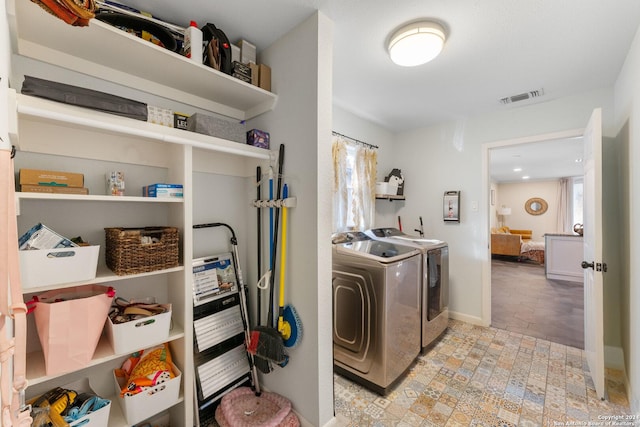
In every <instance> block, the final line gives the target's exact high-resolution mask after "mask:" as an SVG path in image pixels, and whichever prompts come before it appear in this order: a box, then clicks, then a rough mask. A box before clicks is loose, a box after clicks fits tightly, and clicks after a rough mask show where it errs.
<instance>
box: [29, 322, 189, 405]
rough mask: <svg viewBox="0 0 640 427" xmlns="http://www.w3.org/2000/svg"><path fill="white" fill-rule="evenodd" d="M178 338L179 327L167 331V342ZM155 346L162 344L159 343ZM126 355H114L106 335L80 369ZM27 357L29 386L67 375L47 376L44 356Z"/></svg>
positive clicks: (101, 338)
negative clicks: (89, 359) (90, 358)
mask: <svg viewBox="0 0 640 427" xmlns="http://www.w3.org/2000/svg"><path fill="white" fill-rule="evenodd" d="M180 338H184V330H183V329H182V328H181V327H179V326H175V325H174V327H173V329H172V330H170V331H169V338H168V340H167V341H169V342H170V341H175V340H177V339H180ZM157 344H162V343H161V342H160V343H157ZM127 355H128V354H116V353H114V352H113V349H112V348H111V344H110V343H109V340H108V339H107V337H106V335H103V336H102V337H100V341H99V342H98V346H97V347H96V351H95V353H94V354H93V358H92V360H91V361H90V362H89V364H88V365H87V366H85V367H83V368H82V369H86V368H91V367H93V366H99V365H102V364H104V363H107V362H110V361H112V360H117V359H124V358H126V356H127ZM28 357H29V363H27V372H26V376H27V381H29V386H35V385H37V384H40V383H43V382H46V381H49V380H52V379H55V378H58V377H62V376H65V375H67V373H61V374H57V375H47V374H46V371H45V363H44V355H43V353H42V352H41V351H39V352H32V353H29V354H28ZM113 403H115V404H116V405H117V404H118V403H117V402H115V401H114V402H113Z"/></svg>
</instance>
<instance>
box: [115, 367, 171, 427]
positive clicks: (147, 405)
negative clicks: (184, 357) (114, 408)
mask: <svg viewBox="0 0 640 427" xmlns="http://www.w3.org/2000/svg"><path fill="white" fill-rule="evenodd" d="M172 366H173V372H174V373H175V375H176V376H175V377H174V378H172V379H170V380H169V381H167V382H165V383H160V384H158V385H156V386H154V387H152V388H151V389H149V390H145V391H143V392H141V393H138V394H135V395H133V396H125V397H120V390H122V387H123V386H124V385H125V384H124V383H122V384H121V383H120V382H119V381H118V380H119V379H120V380H124V378H118V377H117V376H116V375H115V373H114V375H113V380H114V384H115V391H116V396H117V397H116V399H117V400H118V403H119V404H120V407H121V408H122V413H123V414H124V416H125V418H126V419H127V424H128V425H134V424H137V423H139V422H140V421H143V420H146V419H147V418H149V417H152V416H154V415H156V414H157V413H159V412H162V411H164V410H165V409H168V408H170V407H172V406H173V405H175V404H176V403H178V399H179V397H180V381H182V372H180V370H179V369H178V368H177V367H176V365H175V364H172Z"/></svg>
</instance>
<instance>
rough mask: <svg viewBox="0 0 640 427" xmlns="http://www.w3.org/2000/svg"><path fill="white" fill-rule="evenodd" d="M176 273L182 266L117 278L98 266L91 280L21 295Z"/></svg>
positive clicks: (38, 289)
mask: <svg viewBox="0 0 640 427" xmlns="http://www.w3.org/2000/svg"><path fill="white" fill-rule="evenodd" d="M177 271H184V266H178V267H173V268H167V269H164V270H156V271H150V272H147V273H138V274H127V275H124V276H118V275H117V274H115V273H114V272H113V271H111V270H110V269H109V268H107V267H106V266H104V265H101V264H98V270H97V272H96V277H95V279H93V280H84V281H82V282H70V283H61V284H55V285H49V286H39V287H33V288H27V289H23V290H22V293H23V294H34V293H41V292H46V291H50V290H51V289H65V288H71V287H74V286H80V285H96V284H101V283H109V282H117V281H120V280H129V279H135V278H139V277H146V276H156V275H158V274H168V273H174V272H177Z"/></svg>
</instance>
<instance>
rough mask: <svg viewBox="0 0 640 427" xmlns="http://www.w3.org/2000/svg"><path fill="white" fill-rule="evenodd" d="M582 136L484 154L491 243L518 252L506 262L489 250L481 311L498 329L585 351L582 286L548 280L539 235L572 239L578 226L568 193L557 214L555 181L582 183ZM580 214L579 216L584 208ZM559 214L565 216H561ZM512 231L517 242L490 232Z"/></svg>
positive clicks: (495, 146)
mask: <svg viewBox="0 0 640 427" xmlns="http://www.w3.org/2000/svg"><path fill="white" fill-rule="evenodd" d="M581 136H582V131H581V130H576V131H568V132H562V133H555V134H548V135H541V136H534V137H529V138H521V139H517V140H507V141H499V142H496V143H492V144H486V147H484V148H483V150H486V153H484V154H486V156H485V158H486V161H487V170H486V176H487V188H488V189H489V190H488V191H489V199H490V203H489V205H490V206H489V215H488V221H487V222H488V229H489V233H490V237H493V239H492V238H490V239H489V240H494V243H496V244H497V242H498V240H500V239H501V237H508V239H509V241H511V242H514V244H515V245H516V248H515V252H513V251H508V252H509V253H510V255H504V252H501V251H494V250H492V251H490V253H489V261H488V264H489V265H488V268H487V270H485V271H487V273H488V274H487V276H488V277H486V282H487V283H485V285H483V286H484V287H485V290H487V292H486V293H483V294H484V295H485V297H484V300H483V304H484V307H483V308H486V309H487V312H488V313H490V314H491V315H490V316H488V317H485V320H487V321H490V324H491V325H492V326H494V327H496V328H499V329H505V330H509V331H513V332H517V333H522V334H524V335H529V336H533V337H536V338H542V339H546V340H549V341H552V342H556V343H560V344H565V345H569V346H572V347H576V348H581V349H582V348H584V308H583V294H584V290H583V284H582V283H581V282H570V281H565V280H549V279H547V277H546V274H545V265H544V240H545V237H544V235H545V234H546V233H566V232H570V228H571V227H572V224H573V223H574V222H575V219H576V218H580V215H577V216H575V217H574V216H573V215H572V211H573V210H574V209H571V206H572V205H574V204H575V202H574V201H573V199H572V198H571V194H572V191H570V190H569V191H568V194H566V197H565V202H566V206H563V207H562V208H560V207H559V205H560V204H561V202H560V199H559V189H560V184H559V179H560V178H561V177H567V176H571V177H576V176H582V173H583V172H582V165H581V164H580V163H579V161H580V159H581V157H582V151H583V144H582V138H581ZM570 183H571V181H569V184H568V185H567V186H568V187H569V188H570V187H571V185H570ZM564 191H565V192H566V191H567V188H566V187H565V190H564ZM532 199H535V200H542V201H543V203H544V204H545V212H543V214H538V213H537V212H535V211H532V210H531V209H527V206H528V205H527V203H528V201H529V200H532ZM547 205H548V207H549V209H548V211H547V210H546V206H547ZM567 206H568V207H569V209H567ZM578 209H579V212H578V213H579V214H581V207H580V206H578ZM560 211H562V212H567V211H568V214H567V215H564V216H563V215H560V216H559V212H560ZM500 227H508V229H509V230H505V229H504V228H503V229H502V230H500ZM517 230H519V231H517ZM511 231H513V232H514V233H516V232H523V233H524V234H523V236H522V240H519V239H517V238H514V237H515V236H496V235H495V234H494V235H493V236H491V234H492V232H502V233H505V232H506V233H507V234H511V233H510V232H511ZM527 232H530V233H531V236H530V238H529V236H528V235H527V234H526V233H527ZM518 237H519V236H518ZM500 241H501V242H502V241H503V240H500ZM520 241H521V242H524V244H523V245H521V244H520V243H519V242H520ZM518 249H520V251H521V252H520V253H519V252H518ZM533 249H536V250H533ZM492 252H497V253H498V254H492ZM501 253H502V254H501Z"/></svg>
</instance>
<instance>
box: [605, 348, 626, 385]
mask: <svg viewBox="0 0 640 427" xmlns="http://www.w3.org/2000/svg"><path fill="white" fill-rule="evenodd" d="M604 366H606V367H607V368H613V369H619V370H622V371H624V370H625V367H624V353H623V352H622V347H613V346H610V345H605V346H604ZM626 377H627V374H626V372H625V378H626Z"/></svg>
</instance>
